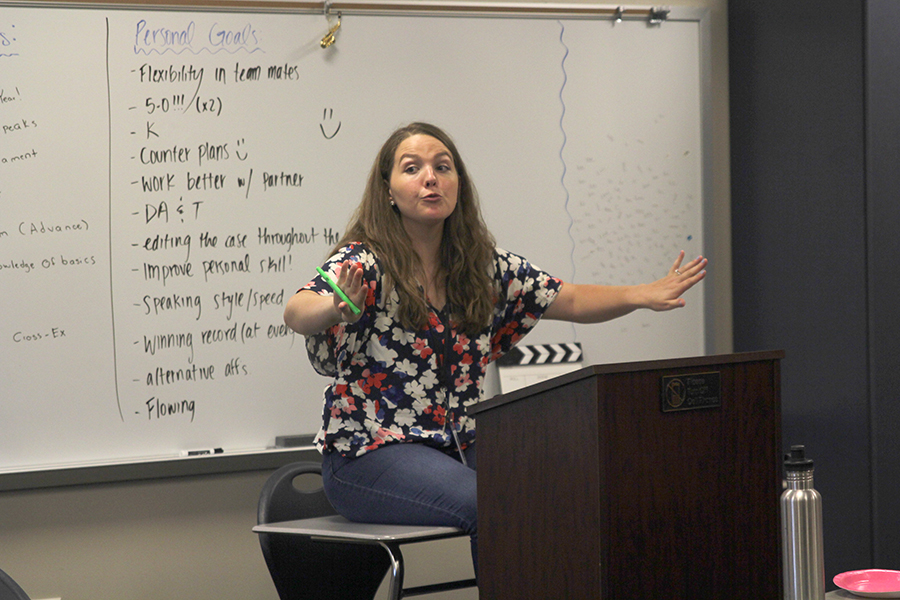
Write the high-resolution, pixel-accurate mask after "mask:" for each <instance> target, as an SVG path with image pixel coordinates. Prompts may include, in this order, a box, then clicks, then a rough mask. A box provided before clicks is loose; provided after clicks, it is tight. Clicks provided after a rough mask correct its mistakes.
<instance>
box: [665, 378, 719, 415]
mask: <svg viewBox="0 0 900 600" xmlns="http://www.w3.org/2000/svg"><path fill="white" fill-rule="evenodd" d="M660 388H661V392H662V393H661V396H662V398H661V407H662V411H663V412H677V411H682V410H697V409H702V408H716V407H719V406H722V391H721V381H720V377H719V372H718V371H713V372H710V373H691V374H688V375H667V376H665V377H663V378H662V385H661V386H660Z"/></svg>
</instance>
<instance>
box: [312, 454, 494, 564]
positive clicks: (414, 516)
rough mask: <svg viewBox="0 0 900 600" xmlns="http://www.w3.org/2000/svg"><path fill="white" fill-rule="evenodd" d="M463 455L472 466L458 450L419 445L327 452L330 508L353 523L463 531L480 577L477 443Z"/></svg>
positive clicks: (324, 471) (326, 484) (325, 474)
mask: <svg viewBox="0 0 900 600" xmlns="http://www.w3.org/2000/svg"><path fill="white" fill-rule="evenodd" d="M465 455H466V462H467V463H468V466H464V465H463V464H462V462H461V461H460V458H459V453H458V452H457V450H456V449H455V448H448V449H446V450H440V449H437V448H432V447H430V446H426V445H424V444H420V443H398V444H389V445H387V446H384V447H382V448H379V449H377V450H372V451H370V452H367V453H366V454H363V455H362V456H360V457H358V458H345V457H343V456H341V455H340V453H338V452H326V453H325V455H324V458H323V461H322V482H323V484H324V487H325V494H326V495H327V496H328V500H329V501H330V502H331V505H332V506H334V508H335V510H337V511H338V513H340V514H341V515H343V516H344V517H346V518H348V519H350V520H351V521H360V522H364V523H386V524H393V525H433V526H444V527H459V528H460V529H462V530H463V531H465V532H466V533H468V534H469V536H470V538H471V540H472V562H473V563H474V565H475V572H476V573H477V572H478V550H477V544H478V521H477V517H478V514H477V505H476V500H477V494H476V489H475V465H476V463H475V445H474V444H473V445H471V446H469V447H468V448H466V450H465Z"/></svg>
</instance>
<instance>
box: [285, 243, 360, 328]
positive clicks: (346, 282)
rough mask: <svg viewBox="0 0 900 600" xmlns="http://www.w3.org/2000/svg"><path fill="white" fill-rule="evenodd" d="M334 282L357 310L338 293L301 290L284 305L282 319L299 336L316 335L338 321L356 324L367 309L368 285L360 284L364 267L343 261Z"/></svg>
mask: <svg viewBox="0 0 900 600" xmlns="http://www.w3.org/2000/svg"><path fill="white" fill-rule="evenodd" d="M335 283H336V284H337V286H338V287H339V288H341V291H342V292H344V294H346V295H347V297H348V298H350V301H351V302H353V304H355V305H356V307H357V308H359V309H360V313H359V314H358V315H357V314H354V313H353V309H351V308H350V306H349V305H348V304H347V303H346V302H344V301H343V300H341V297H340V296H338V295H337V294H334V293H332V294H330V295H328V294H319V293H318V292H314V291H312V290H300V291H299V292H297V293H296V294H294V295H293V296H291V298H290V299H289V300H288V301H287V304H286V305H285V307H284V322H285V323H286V324H287V325H288V327H290V328H291V329H293V330H294V331H296V332H297V333H299V334H301V335H315V334H318V333H321V332H323V331H325V330H326V329H328V328H329V327H333V326H334V325H337V324H338V323H340V322H342V321H343V322H346V323H355V322H356V321H358V320H359V318H360V317H361V316H362V311H364V310H365V309H366V298H367V295H368V291H369V288H368V286H366V285H364V284H363V266H362V265H361V264H359V263H356V262H350V261H347V260H345V261H344V262H342V263H341V264H340V265H339V266H338V268H337V273H336V280H335Z"/></svg>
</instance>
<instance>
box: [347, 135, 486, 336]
mask: <svg viewBox="0 0 900 600" xmlns="http://www.w3.org/2000/svg"><path fill="white" fill-rule="evenodd" d="M413 135H428V136H431V137H433V138H435V139H437V140H438V141H440V142H441V143H442V144H444V146H446V147H447V149H448V150H449V151H450V154H451V155H452V157H453V163H454V165H455V166H456V172H457V174H458V176H459V196H458V200H457V205H456V209H455V210H454V211H453V212H452V213H451V214H450V216H449V217H447V219H446V220H445V221H444V232H443V238H442V241H441V249H440V252H441V256H440V265H441V270H442V272H441V273H440V274H439V275H443V276H445V277H446V282H447V301H448V304H449V306H450V310H451V315H452V319H453V320H454V322H455V323H456V324H457V326H458V327H459V328H460V329H461V330H462V331H464V332H466V333H467V334H469V335H474V334H475V333H477V332H478V331H480V330H482V329H483V328H484V327H485V326H487V325H489V324H490V319H491V314H492V311H493V306H494V301H495V299H494V297H493V296H494V292H493V288H492V284H491V279H490V277H489V275H488V269H489V266H490V263H491V260H492V259H493V253H494V246H495V244H496V242H495V241H494V237H493V236H492V235H491V233H490V231H488V228H487V226H486V225H485V223H484V219H483V218H482V216H481V208H480V207H479V204H478V194H477V192H476V191H475V186H474V185H473V184H472V181H471V179H470V178H469V174H468V171H467V170H466V167H465V164H464V163H463V160H462V157H461V156H460V154H459V151H457V149H456V145H455V144H454V143H453V140H452V139H451V138H450V136H449V135H447V134H446V133H445V132H444V131H442V130H441V129H440V128H438V127H436V126H434V125H431V124H429V123H410V124H409V125H407V126H405V127H401V128H400V129H398V130H397V131H395V132H394V133H393V134H392V135H391V136H390V137H389V138H388V139H387V141H386V142H385V143H384V145H383V146H382V147H381V151H380V152H379V153H378V156H377V157H376V159H375V163H374V164H373V165H372V170H371V171H370V172H369V179H368V182H367V183H366V189H365V191H364V192H363V197H362V201H361V202H360V204H359V206H358V207H357V209H356V211H355V212H354V214H353V216H352V217H351V218H350V222H349V224H348V225H347V230H346V232H345V233H344V236H343V237H342V238H341V241H340V242H338V244H337V246H336V247H335V251H336V250H338V249H339V248H342V247H343V246H345V245H347V244H348V243H350V242H364V243H365V244H366V245H368V246H369V247H370V248H371V249H372V250H373V251H374V252H375V253H376V255H377V256H378V258H379V260H380V262H381V265H382V267H383V268H384V269H385V271H386V274H387V276H388V282H389V284H388V285H387V286H386V292H387V291H389V290H390V289H391V285H393V286H395V287H396V289H397V293H398V295H399V297H400V305H399V308H398V317H399V319H400V324H401V325H402V326H403V327H405V328H406V329H413V330H414V329H419V328H421V327H423V326H424V325H425V324H426V323H427V320H428V307H427V306H426V304H425V298H424V296H423V294H422V291H421V290H420V289H419V288H418V287H417V284H416V281H417V275H418V274H419V273H421V271H422V264H421V262H420V260H419V256H418V254H416V252H415V251H414V250H413V247H412V241H411V240H410V238H409V235H407V233H406V229H404V227H403V223H402V222H401V219H400V215H399V213H398V212H397V211H395V210H394V209H393V208H392V207H391V202H390V187H389V182H390V179H391V171H392V170H393V168H394V156H395V155H396V153H397V147H398V146H399V145H400V144H401V142H403V140H405V139H407V138H409V137H411V136H413Z"/></svg>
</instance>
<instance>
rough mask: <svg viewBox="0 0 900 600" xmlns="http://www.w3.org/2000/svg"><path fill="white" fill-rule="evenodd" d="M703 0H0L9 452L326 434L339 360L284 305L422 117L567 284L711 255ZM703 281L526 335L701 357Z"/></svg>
mask: <svg viewBox="0 0 900 600" xmlns="http://www.w3.org/2000/svg"><path fill="white" fill-rule="evenodd" d="M690 15H691V16H690V18H684V19H678V18H674V17H675V16H677V14H676V13H674V12H673V14H672V16H671V17H670V19H669V20H668V21H667V22H665V23H663V24H661V25H649V24H648V23H647V22H645V21H628V20H625V21H621V22H613V21H611V20H601V19H576V18H572V19H565V18H563V19H558V18H521V17H503V18H494V17H472V16H431V17H427V16H402V15H356V16H353V15H344V16H343V19H342V23H341V28H340V30H339V32H338V35H337V42H336V43H335V44H334V45H333V46H331V47H330V48H327V49H323V48H321V47H320V44H319V40H320V39H321V38H322V36H323V34H324V33H325V32H327V30H328V28H329V26H330V25H331V23H332V22H333V20H329V19H326V17H325V16H324V15H323V14H271V13H243V12H232V11H229V12H215V11H197V12H193V11H184V10H168V11H166V10H109V9H99V8H81V7H65V8H45V7H38V6H33V5H24V6H14V5H3V4H0V127H2V133H0V205H2V211H0V287H2V289H3V293H2V295H0V310H2V313H3V315H4V318H3V320H2V323H0V356H2V360H0V386H2V387H0V390H2V394H0V395H2V403H0V423H2V424H3V425H2V430H3V434H2V435H0V469H6V470H22V469H31V468H48V467H53V466H65V465H72V464H81V463H91V462H101V463H102V462H104V461H121V460H126V461H127V460H139V459H145V458H146V457H156V456H159V457H170V456H175V455H178V454H179V453H180V452H181V451H183V450H189V449H194V448H208V447H219V448H224V449H226V450H227V451H232V450H234V451H236V450H242V451H247V450H254V449H263V448H266V447H269V446H271V445H272V444H273V443H274V440H275V437H276V436H279V435H291V434H306V433H314V432H315V431H317V430H318V427H319V423H320V419H321V415H320V413H321V397H322V390H323V388H324V386H325V385H326V383H327V381H326V380H325V379H324V378H322V377H320V376H318V375H316V374H315V373H314V372H313V370H312V369H311V367H310V366H309V363H308V361H307V358H306V353H305V349H304V343H303V339H302V337H300V336H297V335H294V334H292V333H291V332H289V331H288V330H286V328H285V327H284V325H283V322H282V311H283V308H284V303H285V302H286V300H287V299H288V298H289V297H290V295H291V294H292V293H293V292H294V291H295V290H296V289H298V288H299V287H300V286H302V285H303V284H305V283H306V282H307V281H308V280H309V279H310V277H311V276H312V274H313V273H314V268H315V266H317V265H319V264H321V262H322V261H323V260H324V258H325V257H326V254H327V252H328V250H329V249H330V248H331V246H332V245H333V243H334V242H335V241H336V239H337V238H338V237H339V236H340V233H341V231H342V230H343V228H344V227H345V225H346V222H347V219H348V217H349V215H350V212H351V211H352V209H353V208H354V207H355V206H356V204H357V202H358V200H359V198H360V196H361V193H362V189H363V186H364V181H365V178H366V176H367V173H368V170H369V168H370V166H371V163H372V161H373V159H374V157H375V153H376V152H377V150H378V148H379V147H380V145H381V143H382V142H383V140H384V139H385V138H386V137H387V135H388V134H389V133H390V132H391V131H393V129H395V128H396V127H397V126H399V125H402V124H405V123H408V122H410V121H414V120H426V121H431V122H434V123H436V124H438V125H439V126H441V127H443V128H444V129H445V130H447V131H448V132H449V133H450V134H451V135H452V136H453V137H454V138H455V140H456V142H457V145H458V146H459V148H460V150H461V152H462V154H463V157H464V159H465V161H466V163H467V165H468V167H469V170H470V172H471V174H472V176H473V178H474V181H475V184H476V186H477V188H478V190H479V193H480V197H481V201H482V206H483V211H484V215H485V219H486V221H487V223H488V226H489V227H490V228H491V230H492V231H493V232H494V234H495V236H496V237H497V240H498V244H499V245H500V246H501V247H502V248H504V249H507V250H510V251H512V252H516V253H518V254H522V255H524V256H526V257H527V258H528V259H530V260H531V261H532V262H534V263H535V264H537V265H538V266H540V267H541V268H543V269H545V270H547V271H549V272H551V273H552V274H555V275H557V276H559V277H561V278H562V279H564V280H566V281H574V282H578V283H608V284H623V283H638V282H644V281H650V280H653V279H656V278H658V277H660V276H662V275H664V274H665V273H666V271H667V270H668V268H669V266H670V265H671V261H672V260H673V259H674V257H675V255H676V253H677V252H678V250H680V249H684V250H686V251H687V253H688V255H689V256H690V255H694V256H696V255H699V254H702V253H704V252H705V248H707V247H709V246H711V244H710V243H709V240H708V239H704V238H708V237H709V236H710V235H711V234H709V233H707V234H704V222H705V214H706V213H707V212H708V211H707V210H706V209H705V208H704V205H705V204H706V203H707V202H708V198H705V197H704V188H705V183H704V182H705V181H706V179H707V178H708V176H709V174H708V173H706V172H705V170H704V167H703V150H704V142H703V139H704V135H705V133H704V132H705V130H706V129H705V128H706V127H707V125H706V124H705V121H704V110H703V107H704V103H705V94H706V93H707V91H706V89H705V87H706V84H707V82H706V81H705V80H704V76H703V72H704V68H705V66H704V65H705V64H706V61H707V58H706V57H705V52H706V50H705V48H704V47H703V43H702V40H703V28H704V27H705V24H704V23H703V19H702V13H691V14H690ZM703 285H706V286H708V285H709V283H704V284H703ZM687 302H688V305H687V307H686V308H684V309H682V310H680V311H676V312H674V313H666V314H664V315H659V314H652V313H649V312H646V311H645V312H641V313H635V314H633V315H630V316H628V317H626V318H623V319H620V320H618V321H615V322H612V323H609V324H604V325H595V326H577V327H576V326H573V325H570V324H566V323H547V322H545V323H542V324H541V325H539V327H538V328H537V329H536V331H535V332H534V333H533V334H532V335H531V336H529V338H528V341H529V343H546V342H568V341H577V342H580V343H581V344H582V346H583V348H584V353H585V362H586V363H587V364H591V363H603V362H620V361H631V360H642V359H656V358H669V357H675V356H684V355H700V354H704V353H705V350H706V347H705V339H706V333H707V332H706V327H707V323H706V318H705V316H704V315H705V314H706V312H707V311H706V307H705V303H704V294H703V292H702V291H701V290H699V289H696V290H692V291H691V292H689V293H688V295H687Z"/></svg>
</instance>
